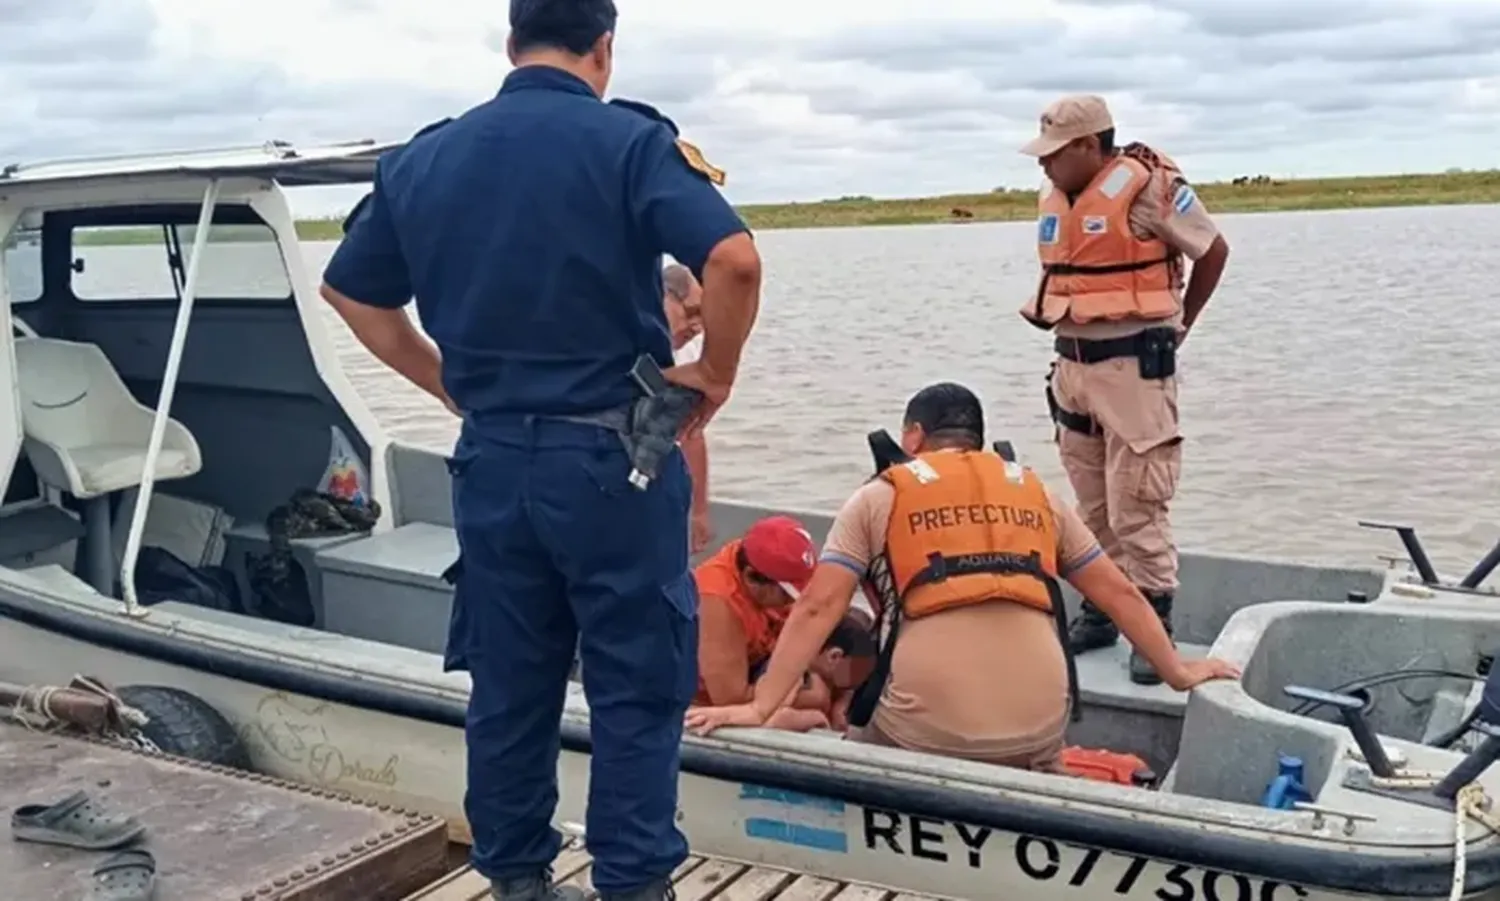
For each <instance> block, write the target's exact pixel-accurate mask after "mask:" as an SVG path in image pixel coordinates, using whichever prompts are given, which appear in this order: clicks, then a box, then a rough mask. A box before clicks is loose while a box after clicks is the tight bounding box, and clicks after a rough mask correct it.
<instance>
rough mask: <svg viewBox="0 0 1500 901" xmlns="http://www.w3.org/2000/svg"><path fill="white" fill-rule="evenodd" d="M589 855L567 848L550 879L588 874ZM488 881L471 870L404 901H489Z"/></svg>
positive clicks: (555, 865)
mask: <svg viewBox="0 0 1500 901" xmlns="http://www.w3.org/2000/svg"><path fill="white" fill-rule="evenodd" d="M588 865H589V852H587V851H585V850H584V849H583V848H566V849H564V850H563V852H562V853H561V854H559V855H557V860H555V861H553V863H552V878H553V879H555V880H563V881H570V879H571V877H575V876H576V875H577V874H579V873H583V872H587V869H588ZM489 892H490V881H489V880H488V879H486V878H484V877H483V876H481V875H479V873H477V872H475V871H474V868H473V867H464V868H463V869H461V870H457V871H455V872H452V873H449V874H448V875H447V876H444V877H443V878H442V879H439V880H438V881H437V882H434V883H433V884H432V885H429V886H427V887H426V888H425V889H422V890H421V891H420V892H417V893H416V894H414V895H408V896H407V898H406V901H489Z"/></svg>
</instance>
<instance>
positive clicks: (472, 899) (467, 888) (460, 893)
mask: <svg viewBox="0 0 1500 901" xmlns="http://www.w3.org/2000/svg"><path fill="white" fill-rule="evenodd" d="M489 893H490V881H489V880H488V879H486V878H484V877H483V876H481V875H479V874H478V873H476V872H474V871H473V870H471V869H469V868H468V867H464V868H463V869H462V870H459V871H457V872H455V873H449V874H448V875H447V876H445V877H443V878H442V879H440V880H438V881H437V882H435V883H433V884H432V885H429V886H427V888H424V889H422V890H421V891H420V892H417V893H416V894H415V895H407V896H406V901H480V899H483V898H484V897H485V896H486V895H488V894H489Z"/></svg>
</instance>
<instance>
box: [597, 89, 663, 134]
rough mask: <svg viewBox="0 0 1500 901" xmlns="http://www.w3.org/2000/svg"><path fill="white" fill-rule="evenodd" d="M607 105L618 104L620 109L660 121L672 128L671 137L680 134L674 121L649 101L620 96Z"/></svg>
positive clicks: (653, 120)
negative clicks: (644, 101)
mask: <svg viewBox="0 0 1500 901" xmlns="http://www.w3.org/2000/svg"><path fill="white" fill-rule="evenodd" d="M609 105H610V106H618V107H619V108H620V109H628V110H630V111H631V112H632V113H635V114H636V115H638V116H645V117H646V118H647V119H650V120H651V121H652V122H660V123H662V124H663V125H665V126H667V127H668V128H670V129H672V137H674V138H675V137H677V136H678V135H679V134H681V132H679V131H678V130H677V123H676V122H673V121H672V120H671V119H669V118H667V117H666V116H665V115H663V114H662V111H661V110H659V109H657V108H656V107H654V106H652V105H651V104H649V103H642V102H640V101H639V100H626V99H624V98H622V97H616V98H614V99H613V100H611V101H610V102H609Z"/></svg>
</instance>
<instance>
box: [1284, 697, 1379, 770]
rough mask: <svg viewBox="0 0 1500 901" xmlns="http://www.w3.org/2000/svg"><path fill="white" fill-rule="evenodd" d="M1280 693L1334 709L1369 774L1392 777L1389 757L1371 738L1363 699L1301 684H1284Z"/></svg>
mask: <svg viewBox="0 0 1500 901" xmlns="http://www.w3.org/2000/svg"><path fill="white" fill-rule="evenodd" d="M1281 691H1282V693H1283V694H1285V695H1286V696H1287V697H1289V698H1296V699H1297V700H1299V701H1311V702H1313V703H1315V704H1320V705H1326V706H1328V707H1332V708H1334V709H1335V710H1337V711H1338V712H1339V716H1340V717H1342V718H1343V720H1344V725H1345V726H1347V727H1348V728H1349V733H1350V734H1351V735H1353V736H1354V743H1355V744H1356V745H1358V746H1359V752H1360V753H1361V754H1363V755H1364V757H1365V763H1367V764H1368V765H1369V767H1370V772H1371V773H1372V774H1373V775H1376V776H1381V777H1387V778H1388V777H1391V776H1394V775H1396V768H1395V766H1393V765H1392V764H1391V759H1390V757H1388V756H1386V753H1385V748H1384V747H1383V746H1382V745H1381V744H1380V739H1378V738H1376V737H1375V730H1374V729H1371V728H1370V723H1369V721H1367V720H1366V719H1365V712H1364V707H1365V702H1364V700H1363V699H1361V698H1357V697H1355V696H1354V695H1344V694H1338V693H1337V692H1332V691H1323V690H1322V689H1318V688H1308V687H1307V686H1305V685H1288V686H1286V687H1285V688H1283V689H1282V690H1281Z"/></svg>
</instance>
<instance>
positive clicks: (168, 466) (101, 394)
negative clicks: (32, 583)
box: [15, 338, 203, 595]
mask: <svg viewBox="0 0 1500 901" xmlns="http://www.w3.org/2000/svg"><path fill="white" fill-rule="evenodd" d="M15 346H16V380H17V385H18V387H19V388H20V394H21V426H22V429H23V431H24V432H25V442H24V444H23V447H24V448H25V451H26V456H27V459H29V460H30V462H31V466H32V468H33V469H35V470H36V473H37V477H38V478H39V479H41V481H42V482H43V483H44V484H46V485H49V486H51V487H53V488H56V489H58V490H61V491H65V492H67V493H69V494H71V495H73V497H75V498H77V499H78V500H80V501H82V502H83V504H84V510H83V522H84V529H85V531H84V539H83V542H82V543H81V544H80V546H79V549H78V554H79V570H80V574H81V575H83V576H84V578H86V579H87V580H88V582H89V584H91V585H93V586H94V588H95V589H96V590H98V591H99V592H100V593H101V594H105V595H113V594H114V582H115V572H114V569H115V560H114V550H113V542H112V540H111V536H110V530H111V529H110V527H111V516H110V498H111V497H112V496H113V495H115V494H116V493H118V492H121V491H126V490H129V489H134V488H138V487H139V486H140V484H141V479H142V478H143V477H144V475H145V470H146V453H147V448H148V446H149V444H150V440H151V423H152V420H153V419H154V418H155V417H156V411H154V410H152V409H151V408H150V407H148V406H146V405H144V404H142V403H141V402H140V401H138V400H136V399H135V396H134V395H132V394H131V393H130V389H129V388H127V387H126V386H125V382H124V381H123V380H122V379H121V378H120V375H119V373H117V372H116V371H115V368H114V366H113V365H111V364H110V362H109V358H108V357H106V356H105V355H104V351H102V350H100V349H99V347H98V346H97V345H95V344H88V343H82V342H78V341H64V340H60V339H57V338H17V339H16V342H15ZM202 465H203V461H202V457H201V455H200V453H199V450H198V442H197V440H196V439H194V438H193V435H192V433H191V432H189V431H188V430H187V428H186V427H185V426H183V425H182V423H180V422H177V421H176V420H172V419H169V420H168V421H167V428H166V432H165V434H164V435H163V438H162V446H161V453H160V455H159V456H158V457H157V459H156V465H155V467H154V469H155V477H156V480H157V481H166V480H169V479H181V478H185V477H187V476H190V475H193V474H194V473H196V472H198V470H199V469H200V468H201V467H202Z"/></svg>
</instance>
